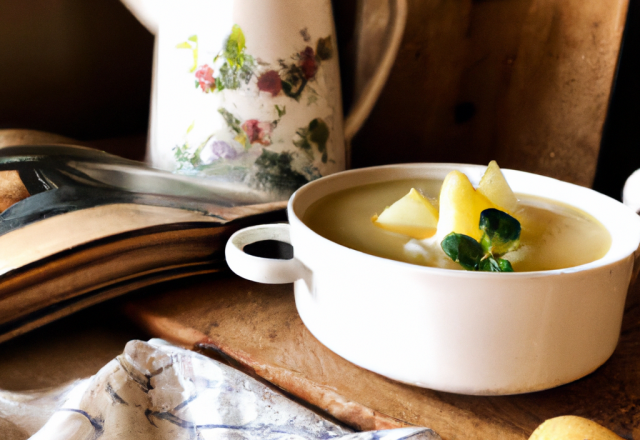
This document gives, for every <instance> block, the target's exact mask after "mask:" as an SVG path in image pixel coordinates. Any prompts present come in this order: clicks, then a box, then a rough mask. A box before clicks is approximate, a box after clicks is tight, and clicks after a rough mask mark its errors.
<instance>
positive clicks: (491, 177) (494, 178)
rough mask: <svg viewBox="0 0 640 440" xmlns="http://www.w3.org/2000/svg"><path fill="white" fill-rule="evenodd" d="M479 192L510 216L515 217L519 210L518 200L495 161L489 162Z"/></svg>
mask: <svg viewBox="0 0 640 440" xmlns="http://www.w3.org/2000/svg"><path fill="white" fill-rule="evenodd" d="M477 191H478V192H479V193H480V194H482V195H483V196H485V197H486V198H487V199H489V200H490V201H491V202H492V203H493V204H494V205H496V206H497V207H498V209H500V210H501V211H505V212H506V213H507V214H509V215H513V213H514V212H515V211H516V209H517V208H518V199H517V198H516V196H515V194H513V191H512V190H511V187H509V184H508V183H507V180H506V179H505V178H504V175H503V174H502V171H501V170H500V167H499V166H498V164H497V163H496V161H495V160H492V161H491V162H489V166H488V167H487V170H486V171H485V172H484V175H483V176H482V179H480V184H479V185H478V189H477Z"/></svg>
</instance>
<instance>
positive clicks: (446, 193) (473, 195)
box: [437, 171, 496, 241]
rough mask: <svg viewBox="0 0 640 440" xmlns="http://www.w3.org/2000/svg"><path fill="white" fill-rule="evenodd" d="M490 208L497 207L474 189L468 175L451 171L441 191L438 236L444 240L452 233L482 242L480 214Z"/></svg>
mask: <svg viewBox="0 0 640 440" xmlns="http://www.w3.org/2000/svg"><path fill="white" fill-rule="evenodd" d="M489 208H496V206H495V205H494V204H493V203H491V202H490V201H489V200H488V199H487V198H486V197H485V196H484V195H482V194H481V193H479V192H477V191H476V190H475V189H474V188H473V185H472V184H471V182H470V181H469V178H468V177H467V176H466V175H464V174H463V173H461V172H460V171H451V172H450V173H449V174H447V177H445V179H444V182H443V183H442V189H441V190H440V220H439V221H438V232H437V236H438V237H440V238H441V239H442V238H444V237H445V236H446V235H447V234H449V233H450V232H456V233H458V234H464V235H468V236H469V237H472V238H474V239H476V240H477V241H480V239H481V238H482V231H481V230H480V227H479V225H480V213H481V212H482V211H484V210H485V209H489Z"/></svg>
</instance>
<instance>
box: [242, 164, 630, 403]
mask: <svg viewBox="0 0 640 440" xmlns="http://www.w3.org/2000/svg"><path fill="white" fill-rule="evenodd" d="M452 169H458V170H461V171H462V172H464V173H465V174H467V175H468V176H469V178H470V180H471V181H472V183H474V184H477V183H478V181H479V179H480V177H481V176H482V173H483V172H484V169H485V167H482V166H473V165H456V164H411V165H392V166H385V167H377V168H369V169H362V170H353V171H348V172H344V173H339V174H336V175H333V176H329V177H326V178H323V179H321V180H319V181H316V182H313V183H311V184H309V185H306V186H305V187H303V188H301V189H300V190H298V192H296V193H295V194H294V195H293V197H292V198H291V200H290V202H289V207H288V210H289V211H288V213H289V220H290V225H291V231H290V233H291V243H292V244H293V246H294V251H295V258H296V259H297V260H299V261H300V262H301V263H302V264H303V266H304V267H307V268H309V270H310V271H311V272H312V281H311V283H309V282H308V281H306V282H305V281H302V280H298V281H296V282H295V295H296V305H297V308H298V311H299V313H300V316H301V318H302V320H303V321H304V323H305V325H306V326H307V327H308V328H309V330H310V331H311V332H312V333H313V334H314V336H316V337H317V338H318V339H319V340H320V341H321V342H322V343H323V344H325V345H326V346H327V347H328V348H330V349H331V350H333V351H334V352H336V353H338V354H339V355H341V356H343V357H344V358H345V359H347V360H349V361H351V362H353V363H355V364H357V365H359V366H362V367H364V368H366V369H369V370H372V371H374V372H377V373H380V374H382V375H385V376H387V377H390V378H392V379H396V380H399V381H402V382H406V383H410V384H414V385H418V386H422V387H428V388H433V389H436V390H442V391H450V392H457V393H465V394H494V395H495V394H514V393H523V392H530V391H537V390H542V389H546V388H550V387H554V386H558V385H561V384H564V383H568V382H571V381H573V380H576V379H578V378H580V377H583V376H585V375H586V374H588V373H590V372H592V371H593V370H595V369H596V368H598V367H599V366H600V365H602V364H603V363H604V362H605V361H606V360H607V359H608V358H609V356H611V354H612V353H613V350H614V349H615V346H616V343H617V340H618V336H619V333H620V327H621V322H622V314H623V310H624V302H625V298H626V293H627V289H628V286H629V282H630V280H631V276H632V270H633V265H634V254H635V252H636V250H637V248H638V244H639V243H640V218H639V217H638V216H636V215H635V214H634V213H633V212H632V211H631V210H630V209H628V208H627V207H625V206H624V205H622V204H620V203H619V202H616V201H615V200H613V199H610V198H608V197H606V196H603V195H601V194H598V193H596V192H594V191H591V190H589V189H586V188H582V187H578V186H576V185H572V184H568V183H564V182H560V181H557V180H554V179H550V178H546V177H542V176H536V175H532V174H528V173H523V172H518V171H512V170H503V171H504V174H505V177H506V178H507V181H508V182H509V184H510V186H511V187H512V189H513V190H514V191H515V192H517V193H522V194H530V195H534V196H543V197H548V198H551V199H554V200H558V201H561V202H564V203H568V204H571V205H573V206H575V207H577V208H579V209H581V210H583V211H585V212H587V213H589V214H591V215H593V216H594V217H595V218H596V219H598V220H599V221H600V222H601V223H602V224H603V225H604V226H605V227H606V228H607V229H608V230H609V232H610V233H611V236H612V245H611V249H610V250H609V252H607V254H606V255H605V256H604V257H603V258H601V259H600V260H597V261H594V262H591V263H588V264H585V265H582V266H577V267H573V268H568V269H560V270H553V271H540V272H520V273H509V274H504V273H499V274H497V273H480V272H464V271H448V270H444V269H437V268H430V267H422V266H416V265H412V264H408V263H402V262H397V261H391V260H386V259H383V258H379V257H374V256H371V255H367V254H364V253H362V252H358V251H355V250H352V249H348V248H345V247H343V246H340V245H338V244H336V243H333V242H330V241H329V240H326V239H324V238H323V237H321V236H319V235H317V234H316V233H314V232H313V231H311V230H310V229H309V228H308V227H307V226H306V225H304V224H303V223H302V222H301V220H300V218H302V217H303V215H304V211H305V210H306V209H307V208H308V207H309V206H310V205H311V203H313V202H314V201H316V200H318V199H319V198H320V197H322V196H324V195H326V194H329V193H331V192H333V191H336V190H339V189H344V188H347V187H351V186H356V185H362V184H366V183H372V182H381V181H385V180H395V179H400V178H412V177H416V176H421V177H424V178H444V176H445V175H446V174H447V173H448V172H449V171H450V170H452ZM240 233H241V232H240ZM232 269H233V267H232Z"/></svg>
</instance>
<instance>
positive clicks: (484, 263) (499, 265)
mask: <svg viewBox="0 0 640 440" xmlns="http://www.w3.org/2000/svg"><path fill="white" fill-rule="evenodd" d="M478 270H481V271H484V272H513V268H512V267H511V263H510V262H509V260H505V259H503V258H494V257H491V256H488V257H486V258H484V259H482V260H480V263H479V264H478Z"/></svg>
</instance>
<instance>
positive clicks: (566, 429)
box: [529, 416, 623, 440]
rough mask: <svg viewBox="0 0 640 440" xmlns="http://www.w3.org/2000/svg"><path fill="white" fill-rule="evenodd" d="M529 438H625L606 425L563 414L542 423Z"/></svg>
mask: <svg viewBox="0 0 640 440" xmlns="http://www.w3.org/2000/svg"><path fill="white" fill-rule="evenodd" d="M529 440H623V438H622V437H619V436H617V435H616V434H614V433H613V432H611V431H609V430H608V429H607V428H605V427H604V426H601V425H599V424H597V423H596V422H593V421H591V420H589V419H585V418H582V417H577V416H561V417H556V418H553V419H549V420H546V421H545V422H544V423H542V424H541V425H540V426H538V428H536V430H535V431H533V434H531V437H529Z"/></svg>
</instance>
